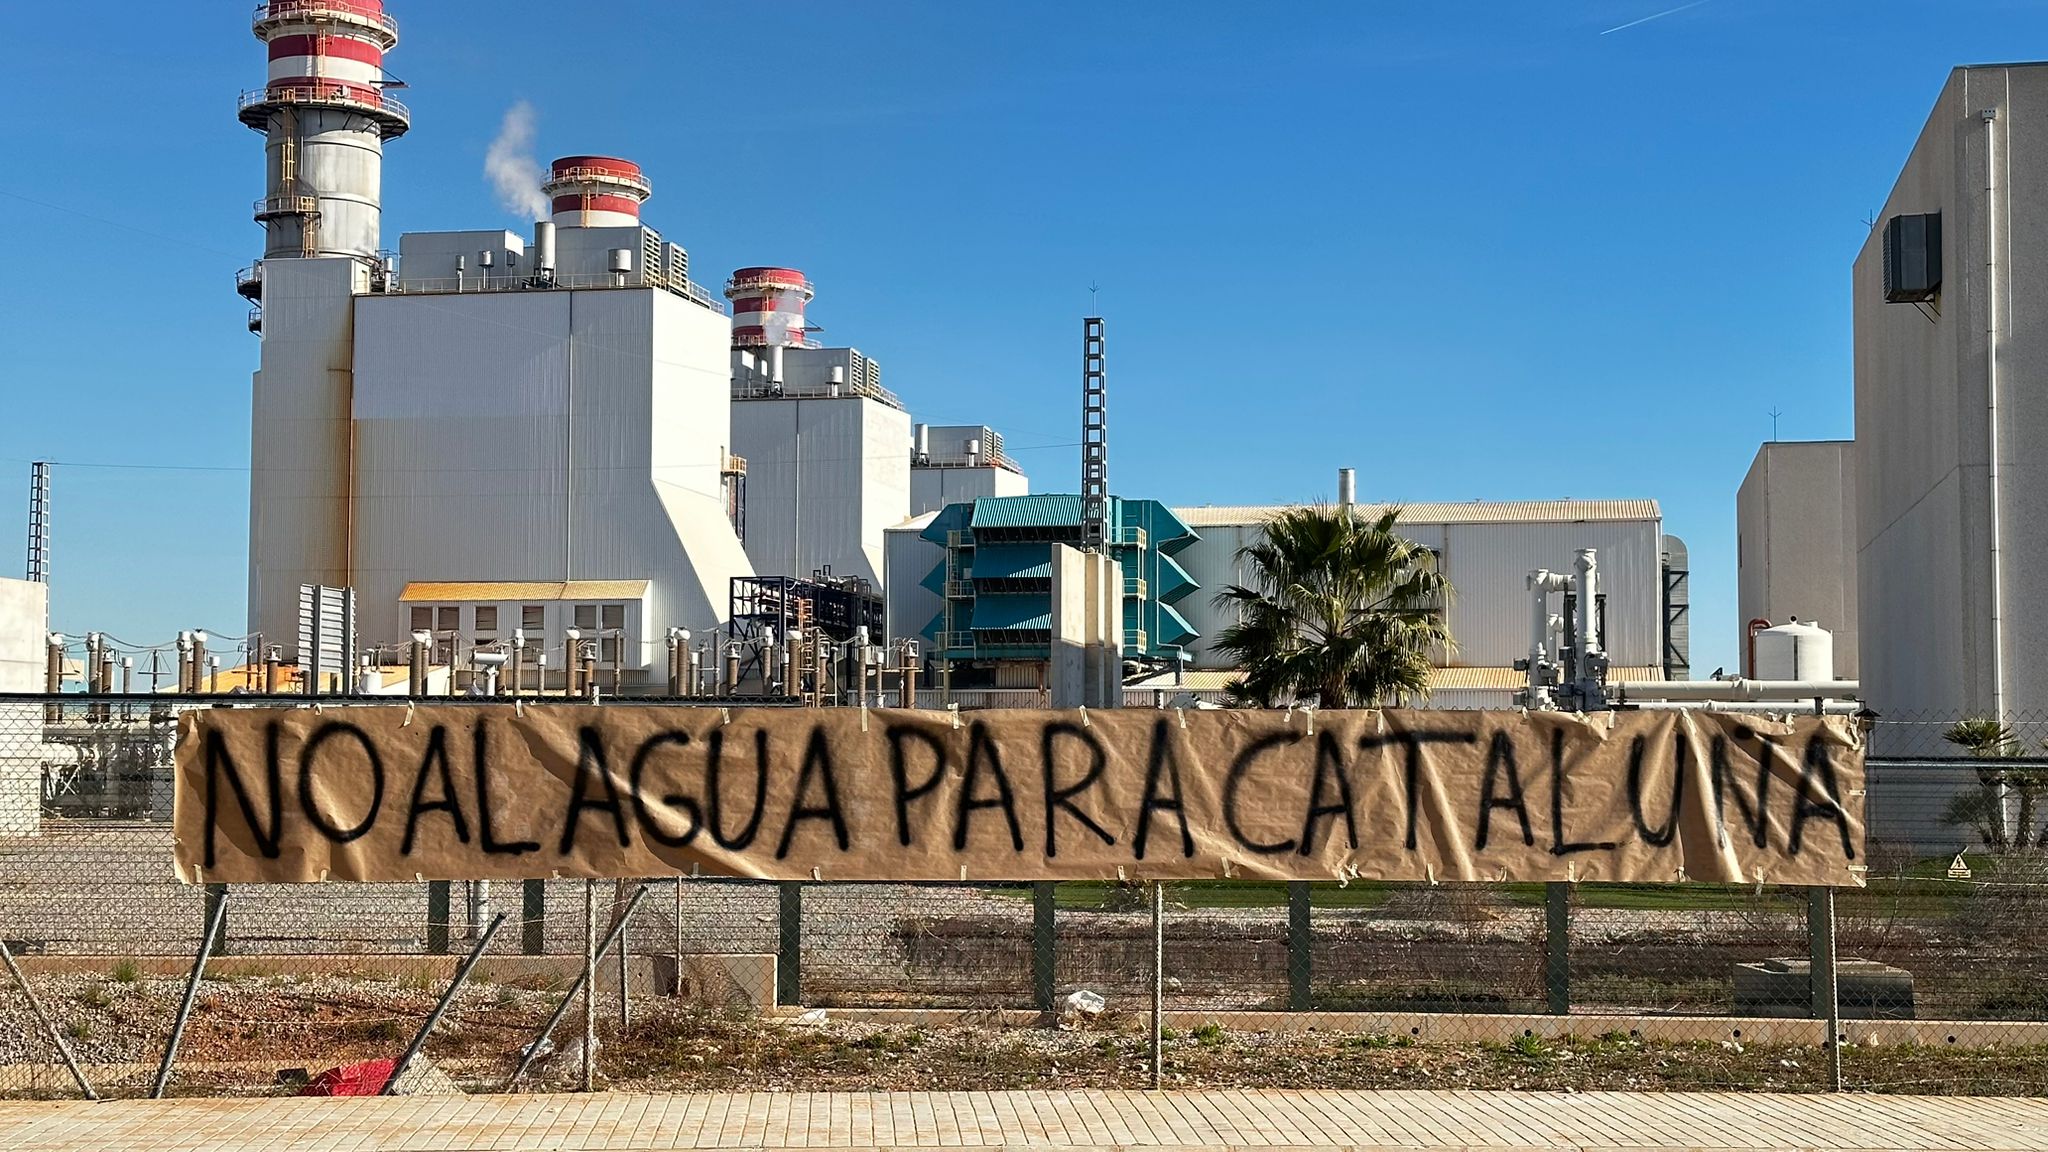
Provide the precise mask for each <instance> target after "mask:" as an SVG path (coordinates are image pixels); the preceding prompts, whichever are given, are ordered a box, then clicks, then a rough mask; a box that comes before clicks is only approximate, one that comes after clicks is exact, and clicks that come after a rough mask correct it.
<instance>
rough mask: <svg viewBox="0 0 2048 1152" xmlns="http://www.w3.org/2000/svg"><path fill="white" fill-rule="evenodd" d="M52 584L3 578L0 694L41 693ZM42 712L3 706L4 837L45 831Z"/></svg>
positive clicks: (0, 793) (0, 797)
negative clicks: (43, 824) (43, 817)
mask: <svg viewBox="0 0 2048 1152" xmlns="http://www.w3.org/2000/svg"><path fill="white" fill-rule="evenodd" d="M49 592H50V589H49V585H47V584H40V583H35V582H33V581H28V580H8V579H0V692H41V691H42V690H43V682H44V675H45V672H46V670H47V668H48V658H49V647H48V637H49V627H50V624H49V620H50V598H49ZM42 798H43V708H42V705H40V704H31V703H19V704H0V836H29V835H34V834H35V832H36V830H37V829H38V828H40V827H41V826H42Z"/></svg>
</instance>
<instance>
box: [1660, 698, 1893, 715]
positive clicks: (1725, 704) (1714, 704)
mask: <svg viewBox="0 0 2048 1152" xmlns="http://www.w3.org/2000/svg"><path fill="white" fill-rule="evenodd" d="M1628 707H1630V708H1632V709H1634V710H1636V711H1638V712H1741V713H1746V714H1750V715H1771V716H1785V715H1792V714H1801V713H1803V714H1807V715H1811V714H1812V713H1813V704H1812V703H1811V702H1810V701H1808V702H1801V701H1798V700H1783V701H1777V700H1773V701H1761V700H1684V701H1681V700H1646V701H1644V702H1642V703H1640V704H1630V705H1628ZM1820 710H1821V714H1822V715H1826V716H1854V715H1856V714H1857V713H1858V712H1861V711H1862V710H1863V705H1862V704H1861V703H1860V702H1859V701H1855V700H1828V701H1825V702H1824V703H1822V705H1821V709H1820Z"/></svg>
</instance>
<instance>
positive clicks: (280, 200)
mask: <svg viewBox="0 0 2048 1152" xmlns="http://www.w3.org/2000/svg"><path fill="white" fill-rule="evenodd" d="M250 211H251V212H253V213H254V214H255V216H256V219H258V220H268V219H270V218H271V217H273V216H318V215H319V214H320V198H319V197H318V196H265V197H263V198H262V199H260V200H258V201H256V205H255V207H254V208H252V209H250ZM262 278H263V274H262V272H261V271H260V269H259V270H258V271H257V273H256V279H258V280H261V279H262Z"/></svg>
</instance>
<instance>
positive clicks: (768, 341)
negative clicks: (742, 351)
mask: <svg viewBox="0 0 2048 1152" xmlns="http://www.w3.org/2000/svg"><path fill="white" fill-rule="evenodd" d="M817 294H818V293H817V290H816V289H814V288H813V287H811V282H810V281H808V280H806V279H804V274H803V273H801V272H799V271H797V270H796V269H794V268H742V269H740V270H739V271H737V272H734V273H733V274H732V279H730V280H728V281H726V282H725V298H726V299H727V300H730V301H732V346H733V347H735V348H781V347H789V348H801V347H803V344H804V339H805V337H806V335H807V334H808V333H809V332H810V326H809V322H808V321H806V320H805V319H804V307H805V306H806V305H808V304H809V303H810V302H811V300H812V299H813V298H815V297H816V296H817Z"/></svg>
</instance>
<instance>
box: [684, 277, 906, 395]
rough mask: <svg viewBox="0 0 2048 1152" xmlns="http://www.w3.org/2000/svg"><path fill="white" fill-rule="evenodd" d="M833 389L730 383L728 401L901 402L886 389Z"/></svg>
mask: <svg viewBox="0 0 2048 1152" xmlns="http://www.w3.org/2000/svg"><path fill="white" fill-rule="evenodd" d="M693 299H694V297H693ZM720 311H721V312H722V311H724V309H722V308H721V309H720ZM834 387H835V385H832V384H807V385H795V384H784V385H783V386H782V387H781V390H780V391H777V390H775V389H774V388H773V386H771V385H767V384H763V383H762V382H761V380H760V379H759V378H758V377H755V378H749V379H735V380H734V381H733V382H732V398H733V399H735V400H792V399H795V400H832V399H841V400H843V399H846V398H848V397H860V398H863V399H867V400H879V401H881V402H882V403H884V404H887V405H888V406H889V407H891V408H897V409H901V408H902V407H903V401H902V400H900V399H898V398H897V396H896V394H895V393H894V392H891V391H889V390H888V389H887V388H878V387H876V386H875V385H873V384H850V383H849V384H839V385H836V387H837V388H838V389H839V390H838V392H836V393H835V392H833V390H832V389H833V388H834Z"/></svg>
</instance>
